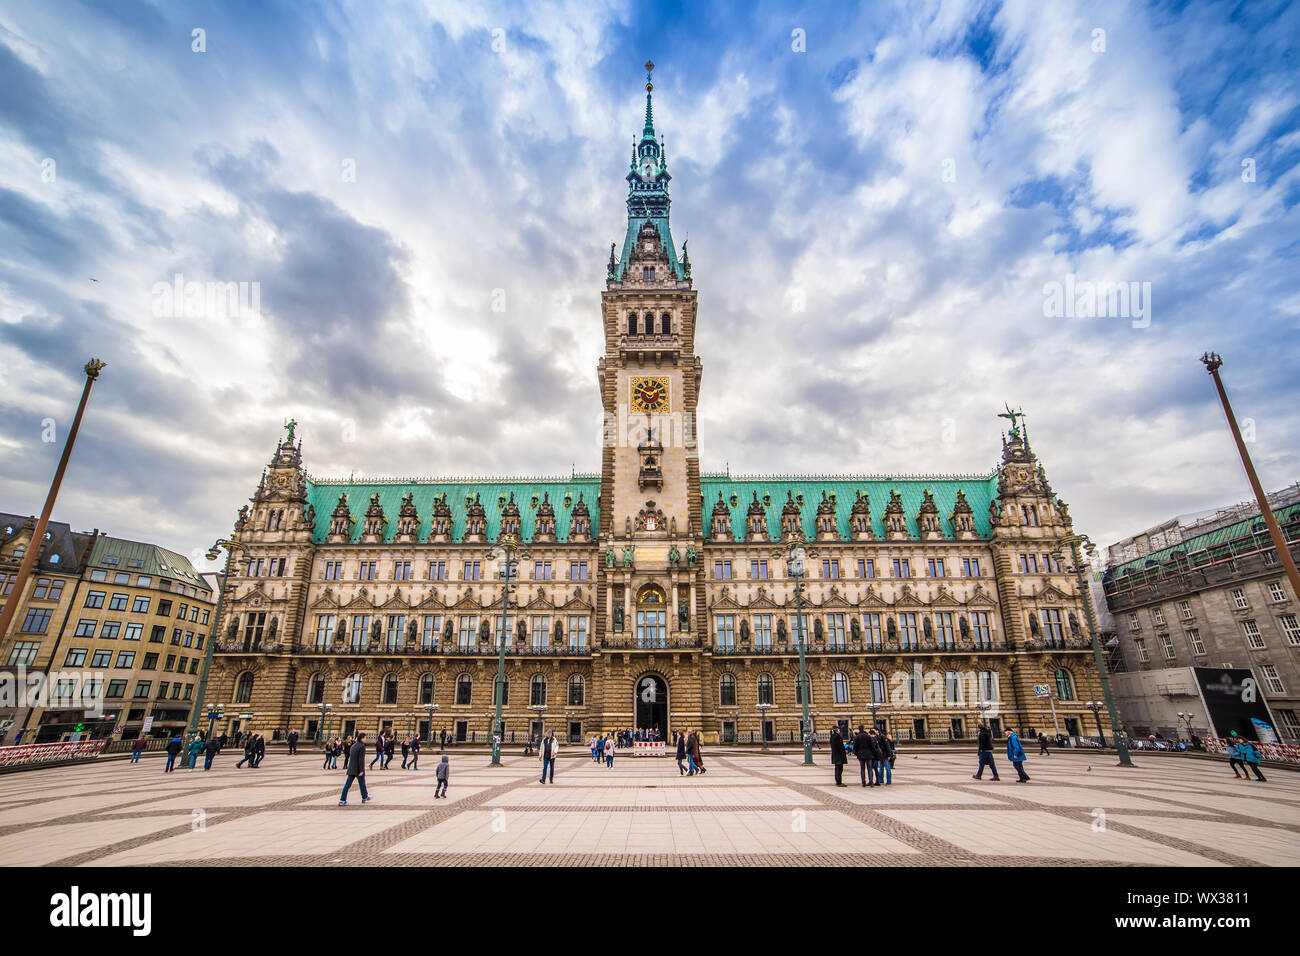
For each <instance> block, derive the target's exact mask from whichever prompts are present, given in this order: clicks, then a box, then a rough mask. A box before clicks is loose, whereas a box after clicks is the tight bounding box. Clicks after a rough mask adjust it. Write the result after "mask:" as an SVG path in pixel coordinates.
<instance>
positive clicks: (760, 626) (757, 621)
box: [754, 614, 772, 649]
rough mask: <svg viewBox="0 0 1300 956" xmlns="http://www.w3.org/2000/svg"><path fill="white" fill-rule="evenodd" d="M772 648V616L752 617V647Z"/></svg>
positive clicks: (757, 615)
mask: <svg viewBox="0 0 1300 956" xmlns="http://www.w3.org/2000/svg"><path fill="white" fill-rule="evenodd" d="M771 646H772V615H770V614H755V615H754V647H755V648H756V649H759V648H770V647H771Z"/></svg>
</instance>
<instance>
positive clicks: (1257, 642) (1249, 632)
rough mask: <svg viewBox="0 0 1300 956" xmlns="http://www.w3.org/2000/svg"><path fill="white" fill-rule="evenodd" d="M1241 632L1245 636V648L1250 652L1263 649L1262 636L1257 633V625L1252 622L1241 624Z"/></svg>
mask: <svg viewBox="0 0 1300 956" xmlns="http://www.w3.org/2000/svg"><path fill="white" fill-rule="evenodd" d="M1241 632H1242V633H1243V634H1245V635H1246V646H1248V647H1249V648H1250V649H1251V650H1252V651H1262V650H1263V649H1264V635H1262V634H1260V633H1259V625H1258V624H1256V623H1255V622H1254V621H1253V620H1251V621H1242V622H1241Z"/></svg>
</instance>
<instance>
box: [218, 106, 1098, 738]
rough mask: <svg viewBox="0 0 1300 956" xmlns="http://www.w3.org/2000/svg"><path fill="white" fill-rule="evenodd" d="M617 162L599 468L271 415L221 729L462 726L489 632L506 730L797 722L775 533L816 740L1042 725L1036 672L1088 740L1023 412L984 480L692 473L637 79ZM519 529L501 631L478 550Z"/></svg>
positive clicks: (731, 733) (1064, 525) (662, 194)
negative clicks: (311, 431)
mask: <svg viewBox="0 0 1300 956" xmlns="http://www.w3.org/2000/svg"><path fill="white" fill-rule="evenodd" d="M647 87H649V84H647ZM626 178H627V182H628V188H629V194H628V200H627V205H628V228H627V233H626V236H625V239H624V245H623V250H622V254H621V255H618V254H617V253H616V244H615V245H614V246H611V249H610V259H609V263H608V266H607V270H606V282H605V289H604V291H603V293H602V296H601V319H602V325H601V331H602V332H603V335H604V345H605V354H604V355H603V356H602V358H601V359H600V361H599V363H598V366H597V382H598V386H599V397H600V400H601V403H602V406H603V408H604V411H605V414H606V429H605V441H604V446H603V448H602V449H601V468H600V471H599V473H592V474H573V475H570V476H567V477H560V478H536V479H533V478H520V479H511V480H505V481H502V480H489V479H465V478H449V479H429V480H417V481H405V480H393V481H370V482H364V483H347V482H335V481H323V480H317V479H313V478H312V477H310V476H309V475H308V474H307V472H306V471H305V470H304V468H303V465H302V448H301V443H295V442H294V440H293V437H292V430H291V431H290V434H289V436H288V437H287V438H286V439H285V440H284V441H282V442H281V443H280V444H279V446H278V447H277V449H276V452H275V454H274V456H273V458H272V460H271V463H270V466H269V468H268V469H267V471H266V472H265V474H264V475H263V477H262V479H261V481H260V482H259V483H258V486H257V489H256V491H255V492H254V494H253V496H252V498H251V499H250V505H249V506H247V507H245V508H243V509H242V510H241V513H240V517H239V520H238V521H237V523H236V526H235V534H236V536H237V537H238V538H239V540H240V541H241V543H242V544H244V545H245V546H246V547H247V548H248V554H249V555H250V556H252V557H253V558H254V559H255V560H256V559H266V560H265V561H264V562H263V567H274V568H276V569H277V573H275V574H271V575H267V574H263V575H261V576H257V575H256V574H253V575H245V574H242V573H240V571H239V569H235V570H234V571H232V573H231V576H230V578H229V582H228V585H227V591H226V601H225V605H224V611H223V617H222V622H221V628H222V632H221V643H220V644H219V646H218V648H217V653H216V655H215V659H214V664H213V671H212V679H211V684H210V686H209V688H208V700H209V701H211V702H219V703H221V704H223V705H224V706H225V711H226V715H227V716H226V728H225V729H228V730H236V729H247V728H248V727H249V726H252V725H255V729H257V730H260V731H263V732H268V733H270V732H273V731H276V730H279V731H282V732H283V731H285V730H287V729H289V728H296V729H298V730H299V731H300V732H304V733H308V734H312V733H315V732H317V731H318V730H321V729H323V727H324V725H323V724H322V721H326V722H327V723H328V726H327V728H325V729H328V731H329V732H330V733H339V732H350V731H352V730H365V731H368V732H374V731H376V730H379V729H382V728H383V727H385V726H391V727H392V728H393V729H395V730H396V731H398V732H399V733H401V732H406V731H408V730H414V729H417V728H419V729H420V730H421V731H422V732H425V733H427V732H429V731H432V732H434V733H435V734H436V733H437V732H438V731H439V730H443V729H445V730H447V731H448V732H449V733H451V734H452V735H453V736H457V737H469V736H474V737H476V738H477V739H478V740H480V741H481V740H483V739H484V737H485V735H486V734H487V733H488V731H489V727H490V726H491V721H492V708H493V706H494V694H493V687H494V686H495V681H496V673H497V667H498V655H499V648H500V646H501V644H500V643H499V642H501V641H504V643H505V647H506V676H507V680H508V687H507V694H506V696H507V701H506V703H505V705H504V722H505V726H504V731H505V734H506V738H507V740H509V739H511V738H515V739H522V738H523V736H524V735H525V734H527V733H528V732H530V730H531V729H532V723H533V721H534V720H536V719H537V716H538V713H539V710H538V709H537V708H538V707H540V706H541V705H543V704H544V705H545V708H546V709H545V711H544V720H545V723H546V725H547V726H548V727H553V728H557V729H558V730H559V732H560V733H561V735H565V734H568V735H569V736H572V737H575V738H581V739H585V738H586V737H587V736H588V735H590V734H593V733H596V732H599V731H603V730H610V729H615V728H630V727H633V726H638V725H640V726H650V725H653V726H656V727H658V729H659V730H660V731H661V732H663V733H664V734H665V735H670V734H671V733H672V732H673V731H675V730H682V729H685V728H686V727H695V728H700V729H702V731H703V733H704V736H705V739H706V740H709V741H718V740H728V739H736V738H739V739H742V740H747V739H749V738H750V737H751V736H752V737H754V738H755V739H757V738H758V735H759V734H760V733H761V732H764V731H763V729H762V728H761V724H762V723H765V724H766V732H768V733H769V734H770V735H772V736H774V737H776V738H779V739H791V738H793V739H797V738H798V735H799V733H800V729H801V728H800V722H801V709H800V705H799V702H798V699H797V696H798V691H797V682H798V675H799V655H798V653H797V642H798V640H799V633H800V628H799V625H798V623H797V607H796V605H797V602H798V600H799V598H797V597H796V584H797V582H796V579H795V577H794V576H793V575H792V573H791V566H790V563H789V561H788V560H787V559H788V557H789V554H788V552H789V546H790V544H791V543H792V542H793V541H794V540H796V539H797V540H801V541H803V542H805V545H806V547H807V549H809V553H808V555H807V560H806V568H805V573H804V575H803V576H802V581H803V585H802V604H803V613H804V616H805V619H806V621H805V625H804V628H805V633H806V635H807V637H806V640H805V641H804V646H805V648H806V657H807V670H808V674H809V678H810V683H811V697H810V701H811V704H810V706H811V711H812V719H813V724H814V729H815V730H817V731H818V732H819V733H821V734H822V735H823V736H824V735H825V733H826V732H827V731H828V730H829V726H830V724H831V723H833V722H834V721H836V720H844V721H847V722H850V723H852V724H855V725H856V724H858V723H861V722H864V721H870V720H871V719H873V718H874V719H876V720H878V721H879V722H881V723H882V724H886V725H887V726H888V727H889V728H890V730H891V731H892V732H894V733H895V734H897V735H899V736H900V737H903V738H908V737H913V736H915V737H925V738H927V739H947V738H948V737H949V736H950V735H956V736H967V735H970V734H972V733H973V727H974V723H975V722H976V720H977V719H978V713H979V712H980V709H981V705H983V706H984V707H985V709H986V712H987V715H988V716H989V717H991V718H992V719H995V720H997V721H999V722H1000V723H1001V724H1002V725H1003V726H1007V727H1017V728H1036V729H1047V730H1051V729H1052V717H1051V713H1050V710H1049V705H1048V703H1047V701H1046V699H1045V698H1040V697H1037V696H1036V695H1035V693H1034V687H1035V685H1041V684H1050V685H1052V686H1053V687H1058V688H1060V689H1061V691H1062V693H1061V694H1060V699H1059V701H1058V703H1057V713H1058V715H1059V716H1060V718H1061V719H1062V720H1063V721H1067V722H1069V725H1070V726H1072V727H1074V728H1076V729H1077V730H1080V731H1082V732H1085V733H1086V732H1087V731H1086V729H1084V728H1085V727H1086V726H1087V724H1086V723H1085V719H1089V720H1090V719H1091V715H1090V714H1088V712H1087V711H1086V710H1085V708H1084V707H1083V704H1082V702H1083V701H1087V700H1089V699H1091V698H1096V697H1098V696H1099V694H1100V687H1099V684H1098V679H1097V672H1096V669H1095V666H1094V664H1093V656H1092V652H1091V649H1090V647H1091V645H1090V643H1089V641H1088V640H1087V637H1086V630H1085V628H1086V623H1085V617H1084V611H1083V605H1082V604H1081V601H1080V595H1079V592H1078V588H1077V586H1076V584H1075V579H1074V576H1073V575H1072V574H1071V573H1069V572H1068V571H1067V569H1064V568H1062V567H1061V566H1060V564H1058V563H1057V561H1056V559H1055V558H1053V557H1052V551H1053V545H1054V542H1055V541H1056V540H1057V539H1059V538H1060V537H1061V536H1062V535H1064V534H1066V533H1068V532H1070V531H1071V521H1070V517H1069V512H1068V509H1067V508H1066V506H1065V504H1064V503H1063V502H1061V501H1060V500H1059V499H1058V498H1057V497H1056V495H1055V493H1054V492H1053V491H1052V489H1051V487H1050V485H1049V484H1048V481H1047V476H1046V473H1045V471H1044V470H1043V468H1042V467H1041V465H1040V464H1039V463H1038V461H1037V458H1036V457H1035V455H1034V453H1033V451H1032V449H1031V447H1030V444H1029V439H1028V434H1027V431H1026V430H1025V428H1024V426H1023V424H1017V422H1016V419H1015V417H1012V427H1011V429H1010V431H1009V432H1008V434H1007V435H1006V436H1005V437H1004V439H1003V449H1002V461H1001V464H1000V465H999V467H998V468H997V469H996V470H994V471H993V472H992V473H990V474H985V475H975V476H928V477H924V476H867V475H861V476H852V475H841V476H794V477H791V476H773V477H765V476H756V477H741V476H732V475H730V474H726V473H723V474H708V473H702V472H701V470H700V464H699V454H698V447H697V444H696V441H695V419H696V413H697V409H698V403H699V401H700V398H701V380H702V371H703V365H702V362H701V360H700V358H699V357H698V356H697V355H696V354H695V329H696V321H697V312H696V309H697V299H696V296H697V293H696V290H695V288H694V284H693V279H692V276H691V263H690V259H689V255H688V254H687V251H686V248H685V246H683V247H682V249H681V255H680V256H679V255H678V251H677V247H676V244H675V243H674V241H673V239H672V234H671V228H670V225H669V212H668V210H669V202H668V193H667V186H668V180H669V178H670V177H669V175H668V172H667V164H666V161H665V159H664V156H663V151H662V145H661V144H660V142H659V139H658V137H657V135H656V134H655V132H654V127H653V117H652V112H651V101H650V94H649V89H647V101H646V123H645V129H644V130H643V133H642V137H641V140H640V143H639V144H638V145H637V146H636V147H635V148H634V151H633V158H632V163H631V165H630V168H629V171H628V174H627V177H626ZM1004 417H1007V416H1004ZM514 535H517V536H518V538H519V540H520V547H519V549H518V550H517V551H515V552H513V553H514V554H515V556H516V559H517V565H515V566H512V568H511V571H510V577H509V580H510V582H511V584H510V595H509V602H508V608H507V611H506V621H505V627H504V628H503V627H502V613H503V592H505V590H506V585H505V580H503V578H504V560H503V556H504V552H503V551H502V550H501V548H500V547H499V544H500V542H501V541H502V540H503V539H505V540H510V539H511V536H514ZM272 560H273V561H274V564H272V563H271V562H272ZM272 627H274V628H275V630H274V633H273V634H272V633H271V628H272ZM760 703H763V704H770V705H771V706H770V707H767V708H765V709H764V710H761V709H760V707H759V704H760ZM326 705H328V707H329V708H330V709H329V711H326V710H325V706H326ZM434 705H436V706H434ZM764 711H765V712H764ZM241 714H242V715H249V716H241ZM1063 729H1064V728H1063Z"/></svg>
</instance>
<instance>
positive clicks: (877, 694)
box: [871, 671, 885, 704]
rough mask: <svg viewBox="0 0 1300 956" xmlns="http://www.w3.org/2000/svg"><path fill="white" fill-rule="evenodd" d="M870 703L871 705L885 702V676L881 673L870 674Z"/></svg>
mask: <svg viewBox="0 0 1300 956" xmlns="http://www.w3.org/2000/svg"><path fill="white" fill-rule="evenodd" d="M871 702H872V703H873V704H883V703H884V702H885V675H884V673H883V672H881V671H873V672H872V674H871Z"/></svg>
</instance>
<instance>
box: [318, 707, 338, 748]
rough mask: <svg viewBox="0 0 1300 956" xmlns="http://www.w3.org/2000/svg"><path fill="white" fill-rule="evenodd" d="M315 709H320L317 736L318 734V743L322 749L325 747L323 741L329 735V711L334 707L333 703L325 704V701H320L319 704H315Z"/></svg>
mask: <svg viewBox="0 0 1300 956" xmlns="http://www.w3.org/2000/svg"><path fill="white" fill-rule="evenodd" d="M316 709H317V710H319V711H320V731H319V736H320V745H321V749H322V750H323V749H324V748H325V741H326V739H327V738H328V737H329V733H328V729H329V724H328V720H329V715H330V711H332V710H333V709H334V705H333V704H326V703H324V702H322V703H319V704H317V705H316Z"/></svg>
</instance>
